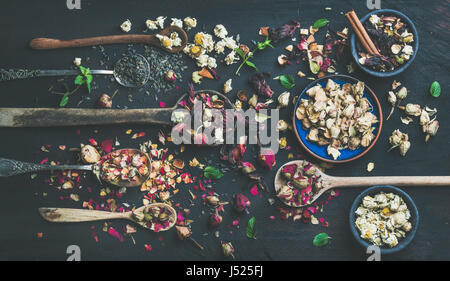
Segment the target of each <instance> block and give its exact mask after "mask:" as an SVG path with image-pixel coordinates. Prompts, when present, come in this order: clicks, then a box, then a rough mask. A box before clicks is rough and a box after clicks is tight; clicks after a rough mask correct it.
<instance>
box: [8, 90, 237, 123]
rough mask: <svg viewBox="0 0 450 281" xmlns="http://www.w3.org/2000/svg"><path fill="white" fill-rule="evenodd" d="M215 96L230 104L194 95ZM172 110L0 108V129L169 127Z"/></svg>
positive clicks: (209, 91) (224, 98) (225, 99)
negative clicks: (151, 125)
mask: <svg viewBox="0 0 450 281" xmlns="http://www.w3.org/2000/svg"><path fill="white" fill-rule="evenodd" d="M195 93H196V94H201V93H206V94H210V95H217V96H219V97H220V98H221V99H223V100H224V101H226V103H227V104H229V105H231V106H233V103H231V101H230V100H229V99H228V98H227V97H226V96H225V95H223V94H221V93H219V92H217V91H214V90H201V91H196V92H195ZM186 95H187V94H185V95H183V96H182V97H181V98H180V99H179V100H178V101H177V102H176V103H175V105H174V106H173V107H166V108H145V109H105V108H0V127H53V126H83V125H106V124H131V123H133V124H159V125H172V121H171V117H172V112H173V111H174V110H176V109H178V108H181V107H180V105H179V102H180V101H182V100H183V99H184V98H185V97H186Z"/></svg>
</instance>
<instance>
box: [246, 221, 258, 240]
mask: <svg viewBox="0 0 450 281" xmlns="http://www.w3.org/2000/svg"><path fill="white" fill-rule="evenodd" d="M245 234H247V237H248V238H251V239H256V219H255V217H251V218H250V219H249V220H248V224H247V227H246V228H245Z"/></svg>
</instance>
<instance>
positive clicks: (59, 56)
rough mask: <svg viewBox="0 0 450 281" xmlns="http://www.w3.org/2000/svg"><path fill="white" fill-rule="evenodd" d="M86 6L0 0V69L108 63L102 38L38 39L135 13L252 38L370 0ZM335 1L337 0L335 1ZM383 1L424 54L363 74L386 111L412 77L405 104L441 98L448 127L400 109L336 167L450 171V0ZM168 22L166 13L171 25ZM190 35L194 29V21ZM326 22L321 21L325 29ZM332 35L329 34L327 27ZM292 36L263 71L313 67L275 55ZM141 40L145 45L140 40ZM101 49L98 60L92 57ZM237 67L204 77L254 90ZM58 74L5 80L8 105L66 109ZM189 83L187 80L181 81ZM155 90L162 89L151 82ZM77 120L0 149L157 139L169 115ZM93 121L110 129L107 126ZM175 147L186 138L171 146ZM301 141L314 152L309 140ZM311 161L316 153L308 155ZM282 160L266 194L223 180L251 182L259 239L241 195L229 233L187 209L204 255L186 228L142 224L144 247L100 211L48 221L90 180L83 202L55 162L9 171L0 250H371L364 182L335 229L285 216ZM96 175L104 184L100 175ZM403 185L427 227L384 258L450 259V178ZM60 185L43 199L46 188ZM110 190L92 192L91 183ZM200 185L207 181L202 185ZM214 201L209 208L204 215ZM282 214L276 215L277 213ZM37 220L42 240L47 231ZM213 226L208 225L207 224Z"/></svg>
mask: <svg viewBox="0 0 450 281" xmlns="http://www.w3.org/2000/svg"><path fill="white" fill-rule="evenodd" d="M81 4H82V8H81V10H68V9H67V8H66V1H65V0H58V1H24V0H20V1H2V2H1V4H0V5H1V7H0V30H1V31H0V34H1V38H2V40H1V44H0V46H1V47H0V67H2V68H13V67H28V68H41V69H46V68H47V69H64V68H68V67H71V65H72V60H73V58H74V57H82V58H83V62H84V63H83V64H84V65H86V66H88V67H91V68H92V69H93V68H100V67H101V66H100V65H99V64H98V62H99V60H100V53H99V52H98V51H97V50H93V49H92V48H89V47H88V48H79V49H62V50H52V51H33V50H31V49H29V48H28V47H27V43H28V42H29V40H31V39H32V38H34V37H54V38H62V39H69V38H81V37H88V36H96V35H107V34H120V33H121V32H120V31H119V30H118V25H120V23H121V22H122V21H124V20H125V19H127V18H129V19H130V20H131V21H132V22H133V23H134V26H133V32H136V33H141V32H142V30H143V28H144V21H145V20H146V19H147V18H156V17H157V16H160V15H165V16H168V17H169V18H170V17H178V18H184V17H185V16H193V17H195V18H197V20H198V22H199V24H198V27H197V29H196V30H198V31H200V30H202V29H204V30H205V31H207V32H212V28H213V27H214V26H215V24H218V23H221V24H224V25H225V26H226V27H227V29H228V30H229V33H230V34H232V35H235V34H240V37H241V42H243V43H247V44H250V42H251V40H258V39H260V37H259V36H258V35H257V32H258V28H259V27H260V26H274V27H275V26H280V25H282V24H284V23H285V22H287V21H288V20H290V19H296V20H298V21H300V22H301V24H302V27H306V28H307V27H309V26H310V25H311V24H313V22H314V21H315V20H317V19H318V18H322V17H326V18H328V19H329V20H330V22H331V23H330V27H331V28H332V29H334V30H341V29H342V28H343V27H344V26H346V25H347V21H346V18H345V16H344V13H345V12H347V11H349V10H351V9H355V11H356V12H357V14H358V15H359V16H360V17H362V16H363V15H364V14H366V13H367V12H369V9H368V8H367V7H366V1H365V0H354V1H348V0H347V1H324V0H320V1H304V0H299V1H287V0H284V1H247V0H239V1H235V0H231V1H191V0H184V1H136V0H133V1H93V0H81ZM325 7H331V8H332V10H331V11H326V10H325V9H324V8H325ZM381 7H382V8H391V9H397V10H400V11H402V12H404V13H406V14H407V15H408V16H409V17H410V18H411V19H412V20H413V21H414V22H415V24H416V27H417V29H418V32H419V35H420V49H419V53H418V55H417V58H416V60H415V61H414V63H413V64H412V65H411V66H410V67H409V69H407V70H406V71H405V72H404V73H402V74H400V75H398V76H396V77H394V78H387V79H378V78H374V77H370V76H368V75H365V74H364V73H362V72H361V71H360V70H358V71H356V72H355V73H353V74H352V75H353V76H355V77H357V78H359V79H362V80H363V81H365V82H366V83H367V84H368V85H369V86H370V87H371V88H372V89H373V90H374V91H375V92H376V93H377V95H378V97H379V99H380V101H381V103H382V107H383V111H384V112H385V113H387V112H388V111H389V109H390V106H389V104H388V103H387V101H386V94H387V91H388V90H390V87H391V83H392V82H393V80H394V79H396V80H398V81H401V82H402V83H403V85H405V86H406V87H407V88H408V89H409V96H408V98H407V102H412V103H419V104H422V105H428V106H430V107H436V108H437V109H438V114H437V116H438V120H439V121H440V125H441V127H440V129H439V132H438V134H437V136H436V137H433V138H431V140H430V141H429V142H428V143H427V144H425V143H424V136H423V134H422V133H421V132H420V128H419V127H418V125H417V121H415V123H413V124H410V125H408V126H406V125H404V124H402V123H401V122H400V113H399V112H398V111H397V112H396V113H394V115H393V117H392V118H391V119H390V120H389V121H388V122H385V123H384V127H383V130H382V133H381V136H380V139H379V141H378V143H377V144H376V145H375V147H374V148H373V149H372V150H371V151H370V152H369V153H368V154H367V155H365V156H364V157H363V158H361V159H359V160H357V161H354V162H351V163H348V164H344V165H338V166H335V167H334V168H333V169H331V170H330V171H329V173H330V174H332V175H336V176H368V175H373V176H375V175H380V176H381V175H386V176H389V175H398V176H408V175H410V176H414V175H430V176H440V175H449V172H450V164H449V160H450V157H449V156H450V153H449V151H450V150H449V148H448V146H449V145H450V142H449V137H450V135H449V129H450V126H449V123H448V120H449V118H450V111H449V110H448V108H449V106H450V104H449V94H448V89H449V83H448V74H449V59H448V54H449V53H448V41H449V31H448V30H449V29H450V26H449V21H448V17H449V1H447V0H440V1H419V0H415V1H388V0H381ZM167 21H168V20H166V23H167ZM189 34H190V36H192V35H193V31H191V32H190V33H189ZM322 34H323V33H322ZM317 38H318V40H319V41H321V39H320V38H321V36H317ZM287 44H290V42H289V40H288V41H287V42H281V43H279V44H278V45H277V48H275V49H267V50H264V51H263V52H262V53H260V54H259V55H257V56H256V58H255V59H254V62H255V63H256V64H257V65H258V66H259V68H260V69H261V70H262V71H269V72H272V73H273V74H274V75H280V74H283V73H290V74H292V75H295V74H296V73H297V70H298V69H302V70H303V71H304V72H307V68H306V66H305V65H301V66H297V65H291V66H288V67H286V68H284V69H281V68H280V67H279V66H278V65H277V63H276V57H277V56H278V55H279V54H281V53H282V52H283V48H284V46H285V45H287ZM136 48H137V49H138V50H142V47H141V46H137V47H136ZM105 49H106V51H107V52H108V53H109V54H116V55H117V56H120V54H121V53H122V52H124V51H125V50H126V46H106V47H105ZM87 57H90V58H91V60H90V61H89V62H86V58H87ZM186 60H187V65H189V70H188V71H186V72H184V77H185V80H187V78H189V77H190V75H191V72H192V69H194V62H193V61H192V60H190V59H189V58H187V57H186ZM348 62H349V61H347V62H343V63H342V62H341V63H340V70H341V72H342V73H346V72H345V65H346V64H347V63H348ZM236 67H237V65H236V64H235V65H233V66H231V67H226V66H224V65H223V63H221V62H219V72H220V75H221V77H222V78H221V79H220V80H219V81H203V83H202V84H201V88H203V89H215V90H221V88H222V85H223V82H224V81H225V80H227V79H228V78H233V88H234V91H233V92H232V95H233V96H235V95H236V90H237V89H247V90H249V87H248V85H247V83H246V79H247V77H248V76H249V75H250V74H251V73H252V71H251V70H249V69H244V70H243V71H241V72H242V75H241V76H240V77H237V76H234V75H233V72H234V71H235V69H236ZM94 80H95V81H97V83H98V87H97V89H96V90H95V91H94V92H93V93H92V94H91V96H92V97H93V100H96V98H97V97H98V96H99V95H100V94H101V93H103V92H108V93H110V94H112V92H113V91H114V90H115V89H116V88H118V86H117V85H116V84H113V83H111V82H109V80H108V79H103V78H97V77H96V78H94ZM435 80H437V81H439V82H440V83H441V86H442V94H441V97H440V98H438V99H435V98H433V97H431V96H430V95H429V93H428V89H429V86H430V84H431V83H432V82H433V81H435ZM55 81H56V78H41V79H34V80H26V81H25V80H24V81H14V82H3V83H0V97H1V100H0V105H1V107H56V106H57V104H58V101H59V100H58V97H57V96H55V95H51V94H50V93H49V92H48V91H47V89H48V88H49V87H50V85H53V84H54V83H55ZM269 83H270V84H271V86H272V88H273V89H274V90H275V92H276V95H278V94H279V93H281V92H282V91H283V89H282V88H281V86H279V84H278V83H277V82H276V81H270V82H269ZM308 83H309V80H306V79H304V78H303V79H300V78H298V77H296V87H295V88H294V89H292V90H291V92H292V93H293V94H298V93H299V92H300V91H301V90H302V89H303V88H304V87H305V86H306V85H307V84H308ZM180 86H181V87H182V88H185V87H186V86H185V84H182V85H180ZM119 89H120V91H121V94H119V95H118V96H117V97H116V98H115V99H114V103H115V104H118V105H121V106H128V107H130V108H141V107H152V106H153V107H157V106H158V103H157V102H156V101H155V99H154V97H153V96H150V97H148V96H147V95H145V94H144V93H142V92H138V91H136V92H135V93H134V99H135V102H133V103H129V102H128V100H127V95H128V94H129V93H133V91H128V90H124V89H123V88H119ZM86 94H87V93H86V92H85V91H84V90H81V91H80V92H79V93H77V94H76V95H74V97H73V98H72V99H71V101H70V102H69V105H68V106H69V107H76V106H77V103H78V101H79V100H80V98H81V96H82V95H86ZM152 94H153V93H152ZM180 94H181V93H180V91H175V90H174V91H171V92H168V93H164V94H162V93H160V94H158V97H159V99H160V100H163V101H164V102H166V103H167V104H168V105H171V104H172V103H174V102H175V101H176V100H177V99H178V97H179V95H180ZM92 106H93V101H91V102H86V103H83V104H82V105H81V107H92ZM291 110H292V106H291V107H289V108H288V109H285V110H284V111H283V115H282V117H283V118H285V119H288V118H290V116H291V113H290V111H291ZM397 128H399V129H401V130H402V131H404V132H407V133H408V134H409V135H410V138H411V143H412V147H411V149H410V151H409V152H408V154H407V156H406V157H401V156H400V155H399V153H398V152H397V151H393V152H390V153H388V152H387V149H388V148H389V144H388V137H389V135H390V134H391V132H392V131H393V130H394V129H397ZM76 129H78V128H43V129H5V128H2V129H0V136H1V146H0V156H1V157H6V158H14V159H18V160H24V161H32V162H33V161H34V162H39V161H41V160H42V159H43V158H44V157H49V158H50V160H59V161H62V162H66V161H72V162H73V161H75V155H74V154H73V153H71V152H68V151H59V150H58V149H57V148H56V147H57V146H58V145H60V144H64V145H67V147H76V146H78V145H79V143H80V142H87V139H89V138H91V137H94V138H95V139H97V140H103V139H107V138H115V137H116V136H118V138H119V141H120V142H121V145H122V147H133V146H134V147H136V146H137V145H138V143H140V142H142V141H143V140H144V139H137V140H131V139H130V136H127V135H125V134H124V132H125V130H127V129H133V130H134V131H137V132H139V131H145V132H146V133H147V137H146V138H145V140H146V139H148V136H150V139H151V140H152V141H154V142H156V141H157V139H156V133H157V132H158V131H159V129H160V128H158V127H157V126H131V125H130V126H101V127H83V128H81V135H77V134H76ZM94 130H98V133H97V134H95V133H94ZM287 137H288V141H289V144H290V145H291V146H293V151H294V152H295V151H296V150H297V149H299V146H298V145H297V143H296V140H295V137H294V135H293V134H292V133H288V134H287ZM45 144H51V145H52V149H51V151H52V152H51V153H50V154H45V153H42V152H40V147H41V146H42V145H45ZM172 150H173V151H174V150H175V148H173V149H172ZM255 151H256V150H255V148H249V150H248V152H247V155H246V159H248V160H250V161H254V157H255ZM301 153H302V152H301ZM287 154H288V152H287V151H281V152H280V153H279V154H278V155H277V165H276V169H277V168H278V167H280V166H281V165H282V164H283V163H284V162H286V161H287ZM194 155H195V156H197V158H198V159H199V160H200V161H201V162H202V161H203V162H204V161H205V160H206V159H213V160H214V161H217V162H219V161H220V160H219V159H218V157H219V156H218V149H217V148H191V147H188V148H187V149H186V152H185V153H184V154H183V156H182V157H183V159H185V160H186V161H187V160H190V159H191V158H192V157H193V156H194ZM307 158H308V159H311V158H310V157H309V156H307ZM368 162H374V163H375V169H374V170H373V172H372V173H370V174H369V173H368V172H367V171H366V166H367V163H368ZM274 174H275V172H271V173H267V175H266V182H267V184H268V186H269V191H268V193H264V195H263V196H262V197H261V198H260V197H259V196H257V197H253V196H251V195H250V193H249V192H248V189H247V188H246V185H247V181H246V179H245V178H244V177H242V176H240V175H239V173H238V172H236V171H233V172H229V173H227V174H226V175H225V177H224V178H222V179H221V180H219V181H217V182H216V183H215V184H214V187H215V188H216V191H217V192H218V193H219V194H221V196H222V197H223V198H224V199H227V200H231V197H232V195H233V194H234V193H237V192H243V193H244V194H246V195H248V197H249V198H250V199H251V201H252V207H251V215H253V216H255V217H256V220H257V227H258V237H257V239H256V240H251V239H248V238H246V236H245V225H246V222H247V220H248V218H249V217H248V216H247V215H238V214H236V213H234V212H233V211H232V210H231V208H230V206H229V205H228V206H226V207H225V209H226V212H225V215H224V222H223V224H222V225H221V226H220V228H219V232H220V237H219V238H216V237H215V236H214V235H213V232H212V231H210V230H208V228H207V215H206V214H207V209H206V208H205V207H203V206H202V204H201V203H200V202H199V200H197V203H196V206H194V207H192V208H191V209H192V214H191V215H190V216H189V218H191V219H194V220H195V222H194V224H193V230H194V237H195V238H196V239H197V240H198V241H199V242H200V243H201V244H203V245H204V246H205V247H206V250H205V251H204V253H203V254H200V253H199V251H198V250H197V249H195V248H194V247H193V246H192V245H191V244H190V243H182V242H180V241H178V240H177V238H176V235H175V232H174V231H169V232H167V233H162V234H155V233H151V232H147V231H145V230H143V229H139V231H138V233H137V234H135V235H134V237H135V239H136V245H133V244H132V243H131V240H130V239H128V238H126V239H125V241H124V242H123V243H120V242H119V241H118V240H116V239H115V238H112V237H110V236H109V235H108V234H106V233H104V232H102V231H101V228H102V225H103V223H102V222H94V223H79V224H51V223H47V222H46V221H44V220H43V219H42V218H41V217H40V216H39V214H38V212H37V208H38V207H42V206H47V207H73V208H80V207H81V202H82V201H83V200H87V199H88V197H87V195H86V194H85V193H83V192H80V197H81V200H80V202H72V201H68V200H63V201H61V200H59V196H60V195H61V194H60V193H59V192H58V191H56V190H55V189H54V188H50V187H48V185H47V184H46V183H45V181H44V180H45V178H46V177H47V176H46V175H45V174H44V175H40V176H39V177H38V178H36V179H34V180H31V179H30V176H29V175H24V176H18V177H14V178H9V179H0V198H1V200H0V214H1V215H0V220H1V227H0V259H2V260H65V259H66V258H67V256H68V255H67V254H66V248H67V247H68V246H69V245H78V246H80V248H81V255H82V257H81V258H82V259H83V260H221V259H223V256H222V254H221V249H220V246H219V245H220V240H225V241H231V242H232V243H233V245H234V246H235V248H236V258H237V259H239V260H365V259H367V257H368V256H367V254H366V253H365V249H361V248H360V247H359V246H358V245H357V244H356V242H355V240H354V238H353V237H352V235H351V233H350V229H349V224H348V212H349V209H350V205H351V203H352V201H353V199H354V198H355V197H356V196H357V194H358V193H359V192H361V191H362V190H363V189H364V188H365V187H361V188H349V189H345V190H341V195H340V196H339V197H338V198H336V199H334V200H332V201H330V203H329V204H328V205H327V206H326V207H325V210H324V213H323V214H322V215H323V217H325V219H326V220H327V221H329V223H330V225H329V227H328V228H324V227H321V226H318V225H311V224H303V223H301V222H298V221H297V222H293V221H292V220H288V221H281V220H280V219H279V214H278V211H277V210H276V207H275V206H270V205H269V204H268V202H267V198H269V197H274V194H273V193H274V192H273V186H272V181H273V177H274ZM91 186H98V184H96V182H95V179H94V178H92V180H91ZM179 187H180V190H181V191H180V193H179V194H177V195H176V196H175V198H174V199H175V201H177V202H180V203H181V204H182V206H183V207H188V200H187V198H188V197H189V195H188V192H187V190H188V189H192V186H189V187H183V186H182V185H180V186H179ZM405 190H406V191H407V192H408V193H409V194H410V195H411V196H412V198H413V199H414V200H415V202H416V204H417V206H418V209H419V213H420V216H421V220H420V226H419V229H418V232H417V235H416V237H415V239H414V241H413V242H412V243H411V245H410V246H409V247H408V248H407V249H405V250H404V251H402V252H400V253H398V254H395V255H392V256H385V257H382V259H385V260H388V259H392V260H448V259H450V242H449V239H448V236H449V234H450V232H449V230H450V228H449V219H450V208H449V202H448V200H449V198H450V189H449V188H448V187H411V188H405ZM43 192H46V193H48V196H47V197H43V196H42V193H43ZM96 193H98V192H97V191H96V190H94V192H93V194H96ZM198 194H200V193H198ZM141 200H142V194H141V192H140V191H139V190H138V189H134V190H130V191H129V192H128V193H127V194H126V195H125V196H124V198H123V199H122V202H128V203H131V204H136V205H138V206H139V205H140V204H141V202H142V201H141ZM202 211H204V212H205V214H203V215H202V213H201V212H202ZM271 215H275V216H276V220H271V219H269V217H270V216H271ZM236 218H239V219H240V224H241V227H240V228H239V229H237V230H236V229H232V230H233V233H232V234H230V230H231V229H230V227H229V226H230V224H231V222H232V221H233V220H234V219H236ZM125 224H126V223H125V222H121V221H116V222H113V226H115V227H116V229H121V228H122V227H123V226H124V225H125ZM92 225H94V226H95V229H96V231H97V233H98V235H99V239H100V241H99V243H96V242H95V241H94V239H93V238H92V236H91V229H90V227H91V226H92ZM38 232H42V233H43V238H40V239H39V238H37V237H36V235H37V233H38ZM320 232H327V233H328V234H329V235H330V236H331V237H332V238H333V239H332V240H331V242H330V244H329V245H327V246H326V247H324V248H315V247H314V246H313V245H312V239H313V237H314V236H315V235H316V234H318V233H320ZM204 233H209V234H208V235H203V234H204ZM144 244H151V245H152V251H151V252H147V251H146V250H145V249H144V246H143V245H144Z"/></svg>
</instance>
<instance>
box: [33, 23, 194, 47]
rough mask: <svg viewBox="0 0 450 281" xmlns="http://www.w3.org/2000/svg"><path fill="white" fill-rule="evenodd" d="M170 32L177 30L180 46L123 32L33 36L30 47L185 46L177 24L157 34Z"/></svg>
mask: <svg viewBox="0 0 450 281" xmlns="http://www.w3.org/2000/svg"><path fill="white" fill-rule="evenodd" d="M172 32H177V33H178V36H179V37H180V39H181V46H178V47H172V48H171V49H168V48H166V47H163V46H162V45H161V42H160V41H159V39H158V38H156V35H143V34H125V35H110V36H99V37H89V38H82V39H72V40H59V39H51V38H35V39H33V40H31V42H30V47H31V48H32V49H35V50H50V49H59V48H74V47H86V46H95V45H107V44H131V43H142V44H148V45H152V46H155V47H159V48H161V49H163V50H165V51H167V52H169V53H178V52H180V51H181V50H183V49H184V47H186V45H187V42H188V38H187V34H186V32H185V31H184V30H183V29H182V28H180V27H178V26H168V27H166V28H164V29H163V30H161V31H160V32H159V33H158V34H160V35H165V36H169V35H170V34H171V33H172Z"/></svg>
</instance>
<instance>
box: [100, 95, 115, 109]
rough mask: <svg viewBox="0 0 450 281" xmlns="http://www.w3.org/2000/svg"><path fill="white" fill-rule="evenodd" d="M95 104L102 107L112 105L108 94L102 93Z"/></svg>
mask: <svg viewBox="0 0 450 281" xmlns="http://www.w3.org/2000/svg"><path fill="white" fill-rule="evenodd" d="M97 104H98V105H99V106H100V107H103V108H111V107H112V99H111V97H110V96H109V95H107V94H103V95H101V96H100V98H99V99H98V101H97Z"/></svg>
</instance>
